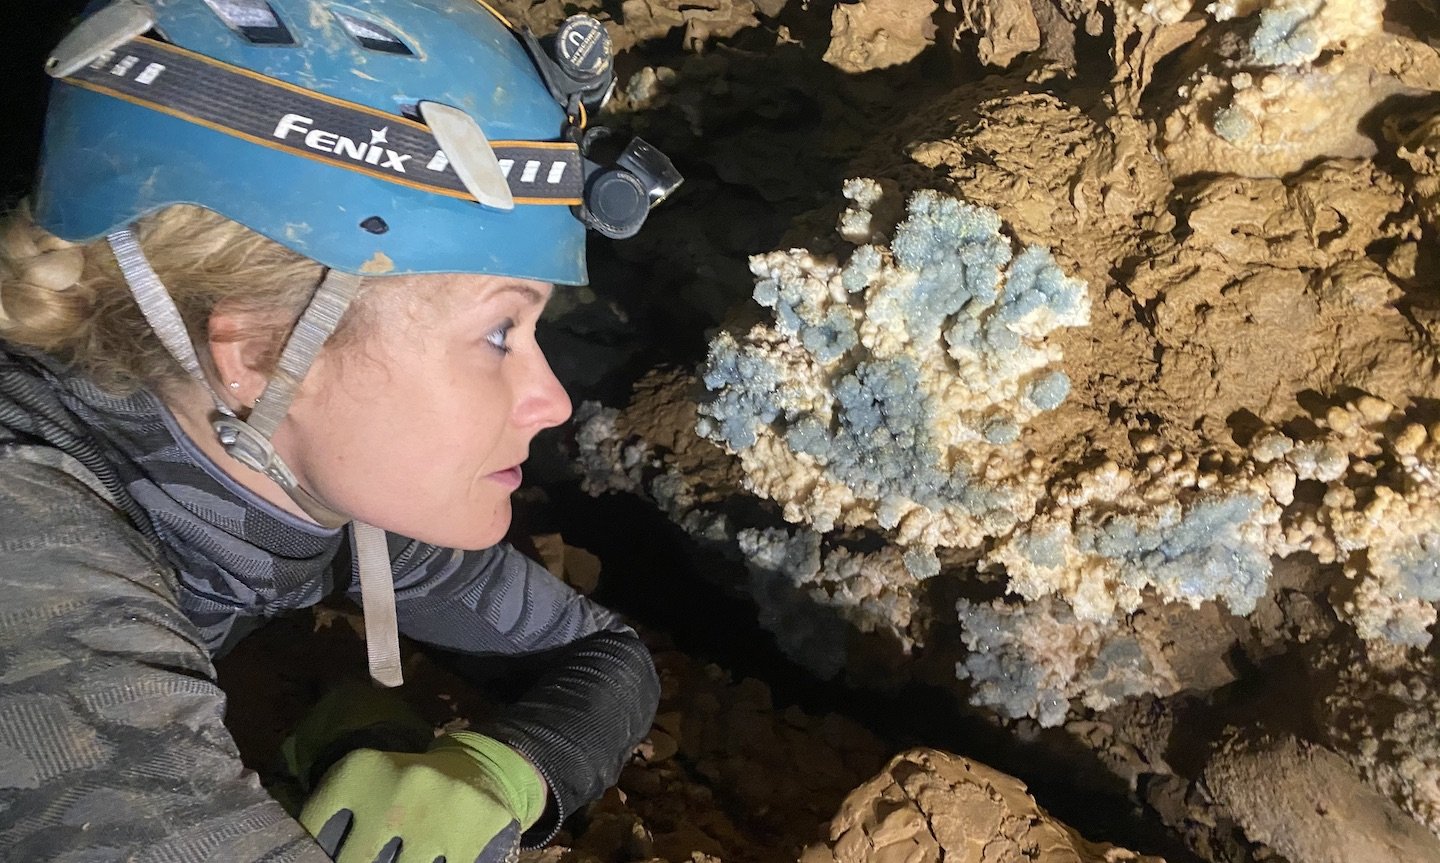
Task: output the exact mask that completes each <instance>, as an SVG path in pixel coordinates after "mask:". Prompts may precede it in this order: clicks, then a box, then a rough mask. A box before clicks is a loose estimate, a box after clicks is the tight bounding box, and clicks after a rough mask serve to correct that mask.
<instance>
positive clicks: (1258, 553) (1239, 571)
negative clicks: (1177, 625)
mask: <svg viewBox="0 0 1440 863" xmlns="http://www.w3.org/2000/svg"><path fill="white" fill-rule="evenodd" d="M1262 505H1263V501H1262V500H1261V499H1260V498H1259V497H1258V496H1256V495H1255V494H1254V493H1249V492H1231V493H1216V494H1202V495H1198V496H1196V497H1195V498H1194V499H1192V500H1190V501H1188V502H1187V503H1185V504H1184V505H1181V504H1180V503H1174V502H1172V503H1167V504H1165V505H1162V506H1160V507H1158V508H1157V509H1155V510H1152V511H1147V512H1144V513H1133V512H1123V511H1120V512H1099V511H1094V512H1092V511H1089V510H1083V511H1081V512H1080V513H1078V514H1077V517H1076V519H1075V522H1076V525H1075V527H1074V528H1073V540H1074V545H1075V549H1076V550H1077V551H1078V552H1079V553H1081V554H1082V555H1086V556H1090V557H1092V558H1101V559H1103V560H1104V561H1106V562H1107V563H1109V564H1110V566H1108V567H1107V569H1108V570H1109V571H1110V572H1112V573H1113V576H1112V577H1113V578H1114V579H1115V583H1116V584H1119V585H1123V586H1125V587H1127V588H1130V590H1131V591H1133V592H1134V593H1135V594H1138V593H1140V592H1141V591H1144V590H1145V589H1147V588H1153V589H1154V590H1155V591H1156V592H1157V593H1158V594H1159V595H1160V596H1161V597H1163V598H1164V599H1166V600H1169V601H1178V602H1185V603H1188V604H1190V605H1192V606H1193V605H1199V604H1200V603H1201V602H1204V601H1206V600H1212V599H1220V600H1223V601H1224V602H1225V604H1226V605H1227V606H1228V607H1229V609H1230V611H1231V612H1232V613H1234V614H1239V615H1246V614H1249V613H1250V612H1252V611H1254V610H1255V604H1256V602H1258V601H1259V599H1260V597H1262V596H1264V594H1265V585H1266V582H1267V581H1268V580H1269V577H1270V571H1271V570H1270V556H1269V554H1268V553H1267V551H1266V549H1265V548H1264V547H1263V545H1262V544H1259V543H1257V542H1255V541H1253V540H1251V539H1248V538H1246V537H1245V536H1244V529H1245V527H1246V525H1247V524H1249V523H1250V522H1251V521H1252V520H1253V517H1254V516H1255V515H1256V514H1257V513H1258V512H1259V510H1260V508H1261V506H1262ZM1013 547H1014V548H1015V549H1016V550H1017V551H1019V552H1020V554H1021V555H1023V556H1024V557H1025V558H1026V559H1027V560H1029V561H1030V562H1031V563H1032V564H1034V565H1035V566H1037V567H1040V568H1042V569H1050V570H1053V569H1056V568H1058V567H1060V566H1062V565H1063V564H1064V562H1065V558H1064V554H1063V547H1064V536H1063V534H1062V532H1061V531H1059V530H1057V529H1056V528H1055V527H1053V526H1050V527H1047V528H1041V529H1038V530H1036V529H1032V528H1029V527H1025V528H1022V529H1021V530H1020V531H1019V532H1017V534H1016V536H1015V538H1014V540H1013Z"/></svg>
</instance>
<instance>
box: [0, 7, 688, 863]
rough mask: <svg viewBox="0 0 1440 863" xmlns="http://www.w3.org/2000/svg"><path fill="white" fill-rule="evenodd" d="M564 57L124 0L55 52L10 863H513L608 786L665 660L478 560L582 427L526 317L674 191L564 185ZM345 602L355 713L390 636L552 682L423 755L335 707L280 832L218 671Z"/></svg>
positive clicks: (9, 675)
mask: <svg viewBox="0 0 1440 863" xmlns="http://www.w3.org/2000/svg"><path fill="white" fill-rule="evenodd" d="M566 27H567V28H568V30H566V31H562V34H561V36H562V37H564V36H566V35H567V33H568V35H569V36H571V37H573V36H575V35H576V33H577V32H578V33H579V35H580V36H582V37H592V38H579V39H575V38H560V39H557V40H555V42H556V44H557V45H560V46H562V48H563V46H564V45H567V44H568V45H573V46H576V47H575V49H574V50H573V51H572V52H571V53H569V54H561V55H559V56H557V57H553V58H552V57H549V56H546V55H545V54H544V53H543V52H542V51H541V50H540V46H539V43H538V42H537V41H536V40H535V39H534V38H533V37H531V36H530V35H529V34H528V32H524V33H518V34H517V33H514V32H512V30H511V29H510V28H509V25H508V22H506V21H504V19H503V18H501V17H500V16H499V15H498V14H496V13H494V12H492V11H489V10H488V7H482V6H480V5H476V4H474V3H470V2H468V0H465V2H461V0H348V2H347V3H346V4H345V5H344V6H336V7H333V8H332V7H328V6H327V5H326V4H324V3H316V2H311V0H268V2H267V0H170V2H167V3H151V4H147V3H141V2H137V0H115V2H112V3H111V4H110V5H108V6H105V7H103V8H100V9H98V10H96V11H95V12H94V13H93V14H92V15H90V16H89V17H87V18H86V19H85V20H84V21H83V22H82V23H81V24H80V25H79V26H78V27H77V29H76V30H75V31H74V32H73V33H72V34H71V35H70V36H69V37H67V38H66V40H65V41H64V42H63V43H62V44H61V46H60V47H59V48H57V49H56V52H55V55H54V57H53V58H52V59H51V61H50V64H49V67H48V68H49V71H50V72H51V74H52V75H53V76H55V77H56V78H57V79H58V83H57V85H56V88H55V90H54V92H53V94H52V98H51V105H50V109H49V114H48V117H47V126H46V137H45V142H44V145H43V151H42V162H41V171H40V180H39V183H38V186H37V189H36V192H35V196H34V205H33V212H32V211H31V210H30V209H24V208H22V209H21V210H20V211H18V212H16V213H14V214H12V215H11V217H10V219H9V222H8V225H7V227H5V229H4V231H3V235H0V511H3V512H4V513H5V516H4V518H3V519H0V584H3V586H4V590H5V603H4V605H3V607H0V753H3V754H0V847H4V848H5V849H7V854H9V855H12V857H11V858H10V859H17V860H27V861H30V860H37V861H38V860H50V859H66V860H112V859H114V860H121V859H123V860H131V859H134V860H151V859H153V860H165V861H189V860H226V861H232V860H276V861H278V860H324V859H326V854H327V853H328V854H330V855H331V856H334V857H335V859H338V860H341V861H346V863H349V861H357V863H370V861H373V860H376V859H398V860H401V861H410V860H419V861H424V863H430V861H433V860H435V859H437V858H439V857H442V856H443V857H444V858H445V859H446V860H448V861H450V863H461V861H464V863H469V861H471V860H476V859H479V860H484V861H498V860H502V859H508V858H509V857H510V856H513V854H514V852H515V850H516V849H517V847H518V846H519V845H520V844H525V845H536V844H541V843H543V842H544V841H546V840H548V838H549V837H550V836H552V835H553V833H554V831H555V830H556V829H558V826H559V824H560V822H561V821H563V820H564V818H565V817H566V816H567V815H568V814H570V813H571V812H573V811H574V810H575V809H576V808H577V807H578V806H580V805H583V804H584V803H585V802H587V801H589V800H591V799H593V798H595V797H596V796H598V794H599V793H600V792H601V791H603V789H604V788H605V787H606V786H608V785H609V784H611V783H613V782H614V780H615V778H616V777H617V775H618V773H619V769H620V767H621V765H622V764H623V763H624V761H625V759H626V757H627V756H628V754H629V752H630V751H631V750H632V749H633V747H634V746H635V744H636V743H637V742H638V741H639V740H640V739H641V738H642V737H643V735H644V734H645V733H646V731H647V730H648V728H649V723H650V720H651V718H652V716H653V713H654V709H655V705H656V702H657V699H658V683H657V680H656V677H655V672H654V668H653V666H652V664H651V662H650V659H649V657H648V655H647V653H646V651H645V650H644V647H643V646H642V645H641V644H640V642H639V640H638V639H637V638H636V637H635V634H634V633H633V632H632V631H631V630H629V629H628V628H627V627H625V626H624V625H623V624H621V623H619V622H618V621H617V620H616V619H615V617H614V616H613V615H611V614H609V613H608V612H606V611H605V610H603V609H601V608H599V607H598V606H595V605H593V604H591V603H590V602H588V601H587V600H585V599H583V598H581V597H579V596H577V595H575V594H574V593H572V592H571V591H569V590H568V588H566V587H564V586H563V585H562V584H560V583H559V582H558V581H557V580H555V579H554V578H553V577H551V576H550V575H549V574H548V573H546V572H545V571H544V570H543V569H542V568H541V567H539V566H538V565H537V564H535V563H533V562H531V561H529V560H527V559H526V558H524V557H523V556H521V555H519V554H517V553H516V552H515V551H513V550H512V549H510V548H509V547H508V546H505V545H501V544H497V543H499V542H500V540H501V538H502V536H503V535H504V533H505V531H506V528H507V527H508V525H509V521H510V504H509V495H510V493H511V492H512V491H514V489H515V488H516V487H517V486H518V485H519V484H520V479H521V471H520V463H521V462H522V461H523V460H524V459H525V456H526V452H527V448H528V446H529V443H530V441H531V439H532V438H533V437H534V435H535V434H536V433H538V432H539V431H540V430H542V429H544V428H548V427H551V426H555V425H558V424H560V423H562V422H564V421H565V420H566V418H567V417H568V416H569V410H570V409H569V402H568V399H567V397H566V396H565V394H564V391H563V390H562V389H561V387H560V384H559V383H558V381H556V379H555V377H554V375H553V374H552V373H551V371H550V369H549V367H548V365H547V364H546V361H545V358H544V356H543V355H542V354H541V352H540V349H539V347H538V345H537V344H536V342H535V324H536V320H537V318H538V317H539V315H540V313H541V311H542V309H543V307H544V305H545V302H546V300H547V299H548V297H549V295H550V293H551V291H552V290H553V289H552V287H551V286H552V285H553V284H562V285H567V284H579V283H583V282H584V280H585V272H584V254H583V249H584V231H585V227H586V226H587V225H588V226H590V227H594V228H597V229H599V230H601V231H602V232H604V233H607V234H608V235H610V236H624V235H627V234H628V233H633V231H634V230H635V229H637V228H638V227H639V223H640V222H641V221H643V219H644V215H645V211H646V210H648V208H649V206H650V205H652V204H653V203H655V202H657V201H658V200H659V199H661V198H663V197H664V195H665V194H667V193H668V191H669V190H670V189H673V188H674V186H675V185H677V184H678V177H677V176H675V175H674V174H673V169H670V168H669V164H668V162H666V161H665V160H664V157H663V156H661V155H660V154H658V153H656V152H654V151H653V150H651V149H650V148H648V147H646V146H645V145H644V144H643V142H636V143H635V144H633V145H632V147H631V148H630V150H628V151H627V152H626V154H625V155H623V156H622V157H621V159H620V160H619V162H618V163H617V165H616V166H613V167H609V168H606V167H602V166H599V165H595V164H594V163H592V162H590V161H589V160H587V159H585V158H583V155H582V153H581V151H580V149H579V147H578V146H577V145H576V144H575V143H574V142H575V141H578V140H581V138H582V135H583V128H582V127H583V124H584V118H585V114H586V108H587V106H588V107H589V108H592V109H593V108H594V107H596V103H597V101H598V99H597V97H598V96H602V95H603V92H604V91H605V89H606V87H607V86H608V43H607V42H606V41H605V40H604V39H603V30H600V31H598V37H597V35H596V32H597V29H598V24H595V22H593V21H589V20H578V21H577V20H572V21H571V22H567V24H566ZM597 45H599V46H600V48H597V47H596V46H597ZM600 49H603V56H602V53H601V51H600ZM352 561H353V563H352ZM339 587H347V588H348V589H349V590H350V592H351V593H352V594H353V595H356V597H357V598H358V599H360V601H361V603H362V606H363V608H364V611H365V617H366V641H367V650H368V651H369V654H370V657H369V658H370V667H371V673H372V676H373V677H375V679H376V680H377V681H378V682H380V683H383V684H385V685H395V684H397V683H399V679H398V678H399V665H398V658H397V654H396V648H395V639H396V631H397V629H398V630H399V631H403V632H405V633H406V634H407V635H409V636H411V637H413V638H416V639H418V640H421V641H423V642H426V643H429V644H433V645H437V646H439V647H442V648H445V649H447V650H452V651H460V652H465V653H470V654H476V655H496V654H512V655H522V654H523V655H527V656H529V657H531V658H532V659H538V660H539V661H540V662H541V663H542V665H543V670H542V672H541V673H540V674H539V676H538V678H537V682H536V683H535V684H534V685H533V687H532V688H531V689H530V690H528V691H527V692H526V693H525V694H524V695H523V696H522V697H521V698H519V699H518V700H517V701H516V703H515V704H513V705H511V706H510V707H509V708H507V710H506V712H505V713H504V714H503V715H501V716H499V717H497V718H496V719H494V720H493V721H490V722H488V723H487V724H485V725H483V726H480V727H477V728H476V729H475V730H474V731H471V732H463V733H456V734H450V735H444V736H442V737H440V738H437V739H436V740H435V741H434V742H433V744H430V745H428V746H426V745H421V746H414V747H408V749H411V750H414V751H401V750H402V749H404V748H406V747H400V748H396V749H394V750H391V749H388V748H387V747H386V746H385V745H384V743H385V741H387V740H389V739H393V738H387V737H386V736H385V735H383V734H382V735H378V736H377V734H376V733H374V732H375V730H376V728H377V727H378V726H377V725H376V724H375V723H374V722H372V721H371V720H372V719H377V720H378V719H379V718H380V717H379V716H376V717H370V716H366V715H359V714H356V713H355V712H354V711H353V710H348V709H346V708H344V707H343V706H341V707H336V706H335V705H336V704H340V705H343V702H335V703H334V704H332V705H331V708H330V713H329V714H325V713H324V712H322V713H321V714H320V715H321V716H322V717H324V716H327V715H328V717H329V720H330V721H328V722H326V721H320V722H319V723H318V725H317V723H316V721H314V720H313V719H312V721H311V722H310V723H309V726H310V727H309V728H308V729H307V730H306V735H307V739H306V741H305V745H303V746H300V747H298V751H299V753H300V756H301V757H300V758H299V762H298V764H297V769H299V770H301V771H302V772H304V773H307V774H309V775H307V776H304V777H302V778H305V779H310V780H313V781H314V783H315V790H314V793H313V794H312V795H311V797H310V798H309V800H308V801H307V802H306V804H305V808H304V810H303V812H302V814H301V818H300V822H301V823H296V822H295V821H294V820H292V819H291V818H290V817H289V816H287V815H286V813H285V812H284V810H283V809H282V808H281V807H280V806H279V805H278V804H277V803H275V802H274V801H272V800H270V799H269V798H268V797H267V796H266V795H265V793H264V792H263V790H262V789H261V788H260V787H259V785H258V784H257V783H256V781H255V779H254V777H253V775H249V774H247V773H246V772H245V771H244V770H243V769H242V768H241V765H240V763H239V760H238V755H237V752H236V750H235V746H234V744H233V742H232V741H231V739H230V737H229V735H228V733H227V732H226V731H225V729H224V727H223V725H222V724H221V717H222V715H223V710H224V698H223V695H222V693H221V692H220V691H219V689H218V688H217V687H216V685H215V682H214V681H215V674H214V668H213V666H212V664H211V660H212V658H213V657H215V656H218V655H220V654H222V653H223V652H225V651H226V650H228V649H229V648H230V647H232V646H233V645H234V644H235V643H236V642H237V641H238V640H239V639H241V638H242V637H244V635H245V634H247V633H248V632H250V631H252V630H253V629H254V628H255V627H257V626H258V625H260V624H261V623H262V622H263V621H264V619H265V618H267V617H269V616H273V615H275V614H278V613H281V612H284V611H288V610H292V609H297V608H302V607H305V606H308V605H311V604H314V603H315V602H318V601H319V600H320V599H322V598H323V597H324V596H325V595H326V594H328V593H329V592H330V591H331V590H333V589H336V588H339ZM356 741H368V743H369V745H366V746H362V747H360V748H358V749H356V750H355V751H353V752H349V754H345V750H346V748H347V746H348V745H349V744H354V743H355V742H356ZM294 754H295V752H292V755H294ZM342 756H343V757H342ZM337 759H338V760H337ZM331 765H333V766H331ZM302 824H303V827H304V829H302V826H301V825H302ZM307 829H308V831H309V833H311V834H314V835H315V836H316V837H317V838H318V839H319V844H318V845H317V844H316V842H315V841H314V840H312V839H311V838H310V837H309V836H307V835H306V830H307ZM322 849H323V850H322ZM397 851H398V855H399V856H398V857H396V856H395V855H396V854H397Z"/></svg>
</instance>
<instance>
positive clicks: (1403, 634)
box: [1370, 531, 1440, 647]
mask: <svg viewBox="0 0 1440 863" xmlns="http://www.w3.org/2000/svg"><path fill="white" fill-rule="evenodd" d="M1370 553H1371V554H1372V555H1377V557H1378V558H1379V559H1378V560H1375V561H1372V564H1371V565H1372V568H1374V569H1378V570H1381V571H1383V572H1385V573H1387V574H1388V575H1389V578H1388V579H1387V582H1388V583H1387V584H1386V588H1387V589H1386V590H1385V593H1387V594H1388V595H1389V596H1391V597H1393V598H1394V599H1395V600H1398V601H1402V602H1405V601H1411V602H1413V601H1416V600H1418V601H1420V602H1440V534H1436V533H1434V532H1429V531H1427V532H1425V533H1421V534H1418V535H1416V536H1411V537H1407V538H1406V539H1405V540H1404V541H1402V542H1399V543H1396V544H1395V545H1393V546H1391V547H1389V548H1386V549H1384V550H1383V551H1381V550H1380V549H1375V548H1372V549H1371V552H1370ZM1379 635H1380V636H1381V637H1382V638H1384V639H1386V640H1387V641H1390V642H1393V643H1395V644H1404V645H1408V646H1413V647H1425V646H1427V645H1429V643H1430V640H1431V636H1430V633H1429V632H1427V631H1426V629H1425V628H1424V627H1417V626H1416V625H1414V623H1413V622H1412V621H1410V620H1409V619H1408V618H1406V617H1405V616H1403V615H1401V616H1396V617H1392V618H1391V619H1389V620H1386V621H1385V622H1384V623H1383V624H1382V625H1381V628H1380V633H1379Z"/></svg>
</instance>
